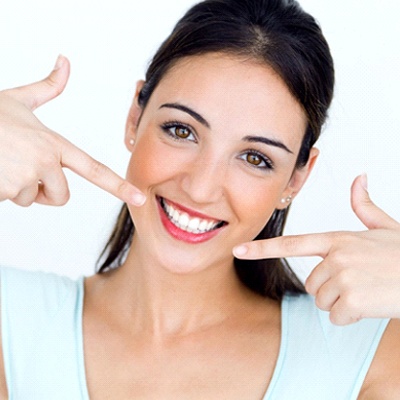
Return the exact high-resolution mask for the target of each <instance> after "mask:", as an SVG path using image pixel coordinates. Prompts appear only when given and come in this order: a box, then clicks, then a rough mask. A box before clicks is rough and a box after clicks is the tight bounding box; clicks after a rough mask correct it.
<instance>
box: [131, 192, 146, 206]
mask: <svg viewBox="0 0 400 400" xmlns="http://www.w3.org/2000/svg"><path fill="white" fill-rule="evenodd" d="M145 201H146V196H145V195H144V194H141V193H135V194H134V195H133V196H132V204H133V205H135V206H142V205H143V204H144V203H145Z"/></svg>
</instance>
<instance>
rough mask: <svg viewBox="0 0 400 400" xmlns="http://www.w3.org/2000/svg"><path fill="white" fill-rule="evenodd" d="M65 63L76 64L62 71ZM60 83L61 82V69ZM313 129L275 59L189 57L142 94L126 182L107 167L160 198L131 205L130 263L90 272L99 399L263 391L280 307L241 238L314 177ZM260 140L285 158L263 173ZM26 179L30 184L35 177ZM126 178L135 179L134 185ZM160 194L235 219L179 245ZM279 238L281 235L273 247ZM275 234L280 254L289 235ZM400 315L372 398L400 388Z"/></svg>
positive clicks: (91, 370)
mask: <svg viewBox="0 0 400 400" xmlns="http://www.w3.org/2000/svg"><path fill="white" fill-rule="evenodd" d="M63 68H64V69H63ZM221 70H222V71H224V73H223V74H221ZM65 73H66V69H65V64H64V67H61V70H59V72H55V74H56V75H57V74H58V75H63V74H64V75H63V76H65ZM199 77H201V79H200V78H199ZM53 78H54V76H53ZM61 81H62V79H61ZM52 82H53V84H55V85H56V86H57V85H60V81H58V80H57V78H55V79H54V81H52ZM62 84H63V82H61V85H60V86H62ZM64 84H65V82H64ZM141 84H142V83H139V84H138V90H140V87H141ZM48 85H49V83H48V82H47V83H46V81H45V87H47V86H48ZM50 86H51V85H50ZM60 86H57V87H60ZM52 87H53V86H52ZM25 88H26V87H25ZM260 88H262V90H260ZM44 91H45V90H44ZM21 92H22V94H21ZM29 92H30V94H29ZM39 93H41V92H40V91H39ZM237 93H240V96H238V95H237ZM14 94H15V93H14V92H12V91H11V92H10V91H9V92H8V93H7V98H12V99H13V100H15V103H14V106H15V107H17V106H16V103H18V102H21V101H22V100H21V98H23V97H24V96H26V98H25V100H24V101H25V103H24V107H25V108H26V107H28V106H27V105H26V102H27V98H29V96H32V91H30V90H26V89H24V88H22V89H19V91H17V94H15V97H14ZM18 96H19V97H18ZM17 97H18V98H17ZM53 97H54V96H53ZM50 98H51V97H50V96H48V98H47V100H48V99H50ZM0 99H1V97H0ZM43 99H46V96H45V95H43ZM3 100H4V97H3ZM30 101H32V100H30ZM165 102H168V103H172V102H179V103H184V104H185V105H188V106H190V107H191V108H193V109H195V110H196V111H197V112H198V113H200V114H201V115H202V116H203V117H204V118H206V119H207V121H208V122H209V123H210V126H211V128H206V127H204V126H203V125H202V124H200V123H198V121H195V120H193V118H191V117H190V116H188V115H187V114H186V113H183V112H182V111H177V110H171V109H164V108H162V109H160V105H162V104H165ZM7 104H9V102H7ZM36 104H39V103H38V102H36ZM25 108H23V110H24V112H25V111H26V109H25ZM21 112H22V111H21ZM24 115H26V116H28V115H29V113H28V112H26V114H24ZM0 116H1V117H3V118H4V115H3V114H2V115H0ZM139 117H141V121H140V124H139V125H138V120H139ZM171 118H172V119H174V120H176V119H178V120H179V121H182V122H185V123H186V124H189V125H191V126H192V127H193V130H194V131H195V133H196V137H197V142H190V141H189V142H186V141H183V142H177V141H172V140H171V139H170V137H169V136H166V135H165V132H164V131H162V130H161V129H160V123H162V122H165V119H167V120H169V119H171ZM6 122H7V121H6ZM35 123H36V122H35ZM22 125H24V121H22ZM25 125H26V124H25ZM32 126H34V124H32ZM304 128H305V117H304V115H303V113H302V111H301V108H300V107H299V105H298V104H297V103H296V102H295V100H294V99H293V98H292V96H291V95H290V93H289V92H288V90H287V88H286V86H285V85H284V84H283V82H282V81H280V79H279V78H278V77H277V76H276V74H274V73H273V71H271V70H270V69H269V68H266V67H265V66H260V65H258V64H255V63H251V62H249V61H247V62H244V61H243V60H238V59H234V58H229V57H226V56H221V55H220V56H219V57H215V55H214V56H211V55H209V56H203V57H201V58H192V59H187V60H182V61H181V62H180V63H178V64H177V65H176V66H175V68H174V69H172V70H171V71H170V72H169V74H168V75H167V76H166V77H164V79H163V80H162V82H161V83H160V86H159V87H158V88H157V89H156V91H155V93H154V95H153V96H152V98H151V100H150V102H149V104H148V106H147V107H146V109H145V110H141V108H140V107H139V106H138V104H137V98H135V100H134V102H133V104H132V107H131V110H130V114H129V118H128V121H127V129H126V140H125V141H126V145H127V147H128V148H129V150H130V151H132V157H131V161H130V164H129V167H128V173H127V181H123V180H122V178H117V177H115V176H114V175H112V174H111V175H107V174H108V172H106V175H104V176H103V179H104V181H105V180H106V179H105V177H106V176H108V177H111V178H112V179H111V180H112V182H114V184H115V186H114V189H113V190H112V192H114V194H115V193H116V192H117V194H119V196H120V197H124V196H125V195H126V192H124V190H127V189H129V190H131V192H130V195H129V196H131V195H132V193H138V192H137V188H138V189H140V193H144V194H145V195H146V196H147V201H146V203H145V204H144V205H143V206H142V207H140V208H136V207H132V206H130V212H131V215H132V217H133V219H134V222H135V226H136V228H137V231H136V233H135V238H134V241H133V244H132V251H131V252H130V253H129V255H128V258H127V260H126V263H125V264H124V265H123V266H122V267H121V268H120V269H118V270H116V271H114V272H111V273H107V274H103V275H96V276H93V277H91V278H88V279H86V282H85V304H84V321H83V324H84V348H85V364H86V372H87V382H88V387H89V393H90V397H91V398H93V399H106V398H115V397H116V398H121V399H123V398H132V396H133V397H140V396H142V397H146V398H161V397H162V398H177V396H178V395H181V396H182V394H184V395H185V398H210V399H211V398H220V394H221V392H223V393H224V394H226V396H227V397H228V398H232V399H234V398H238V399H239V398H240V399H242V398H261V397H262V396H263V394H264V393H265V390H266V388H267V386H268V383H269V380H270V378H271V375H272V372H273V370H274V367H275V363H276V359H277V355H278V349H279V341H280V307H279V304H277V303H275V302H273V301H271V300H269V299H264V298H261V297H259V296H257V295H255V294H254V293H252V292H250V291H249V290H247V289H246V288H245V287H243V286H242V285H241V284H240V283H239V282H238V280H237V278H236V275H235V274H234V272H233V268H232V254H231V250H230V249H232V248H233V247H234V246H235V245H237V244H239V243H242V242H246V241H248V240H251V239H252V238H253V237H254V236H255V235H256V234H257V233H258V230H259V229H261V228H262V226H264V224H265V221H266V219H268V217H269V216H270V215H271V213H272V212H273V210H274V209H275V208H280V207H283V206H284V205H283V204H282V203H281V201H280V200H281V198H286V197H287V196H289V195H290V196H292V197H293V198H294V197H295V196H296V194H297V193H298V191H299V190H300V189H301V187H302V185H303V184H304V182H305V180H306V178H307V176H308V174H309V172H310V171H311V169H312V166H313V164H314V162H315V160H316V157H317V154H318V152H317V151H316V150H313V151H312V153H311V158H310V161H309V163H308V164H307V166H306V167H305V168H303V169H301V170H294V162H295V158H296V155H297V153H298V150H299V148H300V143H301V138H302V134H303V132H304ZM32 129H33V128H32ZM41 129H42V132H43V131H44V130H45V128H42V127H41ZM46 133H48V132H47V131H46ZM249 134H252V135H253V134H257V135H265V137H271V135H273V137H274V138H275V139H279V140H280V141H282V142H283V143H285V145H287V147H288V148H289V149H291V150H292V151H293V154H290V153H285V152H284V151H283V150H282V149H277V148H273V147H272V146H267V145H264V144H254V143H252V144H249V143H245V144H243V143H242V142H243V140H242V139H243V137H244V136H246V135H249ZM53 136H54V135H53ZM53 136H51V135H49V136H48V137H50V138H51V140H54V141H55V142H52V143H53V147H51V146H50V148H52V149H53V148H54V146H55V145H54V143H56V144H57V145H60V144H61V143H62V145H60V147H56V149H59V152H58V154H61V155H62V152H63V151H66V154H67V155H68V154H70V153H68V150H65V149H69V150H70V149H72V147H70V146H69V145H68V144H66V143H68V142H64V141H63V139H59V138H58V136H55V138H53ZM132 138H134V139H135V144H134V145H131V143H130V139H132ZM49 142H51V141H49ZM71 146H72V145H71ZM249 146H251V148H253V147H254V148H255V149H257V150H259V151H263V152H264V153H266V155H267V156H268V157H270V158H271V159H272V160H273V161H274V164H275V165H276V168H275V170H273V171H267V172H266V171H262V172H260V171H259V170H257V169H256V168H254V166H249V165H248V162H246V161H245V160H244V159H243V158H241V157H239V156H241V155H242V154H243V151H244V150H247V149H248V148H249ZM39 147H40V146H37V145H36V148H39ZM56 153H57V152H56ZM79 155H80V157H83V158H84V159H86V160H90V158H85V155H82V153H80V152H79ZM39 159H40V158H39ZM60 159H61V160H64V157H61V158H60ZM67 159H68V157H67ZM58 164H59V163H58ZM77 164H80V163H79V162H78V163H77ZM71 169H73V170H76V171H79V172H80V173H81V174H82V175H83V176H84V177H86V178H88V177H87V173H89V174H90V172H89V170H90V169H89V170H88V171H86V173H85V172H84V171H82V169H80V167H79V165H78V166H72V164H71ZM96 170H97V171H100V170H101V171H104V170H103V169H102V168H100V169H96ZM37 171H40V168H39V167H38V168H36V170H35V173H36V175H35V179H37V177H41V175H40V174H39V173H37ZM95 176H96V177H97V180H96V179H93V176H91V177H90V178H91V180H92V181H93V180H95V183H99V182H101V186H105V185H106V184H105V183H104V182H103V180H102V178H101V176H100V175H98V174H97V175H96V174H95ZM113 178H115V179H114V180H113ZM60 181H62V180H59V182H60ZM32 182H34V181H33V180H30V181H29V182H28V183H27V185H28V186H32V185H33V183H32ZM117 182H118V183H117ZM25 184H26V183H25ZM132 184H133V185H134V186H132ZM20 185H21V186H20V187H18V189H20V190H19V192H18V193H20V192H21V190H23V189H24V182H22V183H20ZM35 185H36V186H35V188H37V192H35V190H36V189H35V190H32V188H31V189H29V191H28V192H29V193H28V196H26V197H25V195H21V197H19V200H18V201H20V202H23V201H22V200H21V198H24V197H25V200H24V201H25V202H26V203H28V200H29V201H31V200H32V199H33V201H35V200H38V197H34V196H37V195H38V193H44V192H45V190H46V186H47V185H50V184H48V183H47V182H45V183H44V185H43V187H40V186H38V185H37V181H36V183H35ZM50 186H51V185H50ZM61 187H64V186H63V185H62V184H61ZM116 188H120V189H121V188H123V190H122V192H124V193H125V195H122V196H121V193H122V192H118V190H117V189H116ZM10 193H11V192H10ZM265 193H268V196H265ZM249 194H251V195H249ZM156 195H162V196H164V197H167V198H169V199H171V200H174V201H176V202H178V203H180V204H182V205H185V206H187V207H189V208H191V209H194V210H197V211H200V212H202V213H204V214H207V215H210V216H213V217H214V218H217V219H223V220H225V221H227V222H229V224H228V225H227V226H226V227H225V228H224V229H223V230H222V231H221V232H220V233H219V234H218V235H217V236H216V237H214V238H213V239H211V240H210V241H208V242H205V243H202V244H198V245H192V244H191V245H189V244H186V243H183V242H179V243H176V240H175V239H173V238H171V237H170V236H168V234H167V233H166V232H165V230H163V227H162V226H161V225H160V223H159V220H158V218H157V216H158V210H157V206H156V201H155V196H156ZM5 198H7V197H5ZM8 198H13V199H14V200H15V199H16V198H18V196H16V197H15V196H14V197H8ZM130 198H131V197H130ZM27 199H28V200H27ZM261 200H262V201H261ZM356 203H357V201H356ZM260 220H261V222H260ZM381 229H383V230H384V229H392V228H387V227H382V228H381ZM393 230H394V225H393ZM357 237H359V238H361V239H362V238H363V236H361V235H359V236H357ZM393 237H395V235H394V236H393ZM378 239H379V240H380V243H382V238H378ZM296 240H297V239H296ZM298 240H299V241H300V240H302V238H300V239H298ZM331 240H333V239H332V238H331ZM289 242H291V243H293V238H292V239H289ZM294 242H295V243H297V241H294ZM326 242H329V238H327V240H326ZM326 242H325V244H326ZM270 243H274V242H270V241H265V243H263V245H265V246H268V244H270ZM275 245H276V247H275V250H276V251H278V252H279V251H280V250H281V248H279V243H278V242H275ZM271 246H274V244H272V245H271ZM283 246H284V245H283ZM283 248H285V247H283ZM254 250H255V249H250V247H248V253H247V254H246V255H247V256H251V255H253V256H254V253H252V251H254ZM256 251H258V253H257V256H258V257H259V256H262V257H265V256H266V255H265V254H267V253H268V254H269V255H270V256H271V254H272V251H271V248H269V250H268V249H264V248H257V250H256ZM327 254H329V251H328V252H327ZM267 256H268V255H267ZM249 258H250V257H249ZM316 287H318V285H316ZM311 290H312V289H311ZM398 325H399V323H398V322H397V321H396V320H394V321H392V322H391V323H390V324H389V327H388V329H387V331H386V332H385V335H384V337H383V339H382V341H381V344H380V346H379V349H378V352H377V354H376V357H375V359H374V361H373V363H372V366H371V368H370V371H369V373H368V376H367V379H366V381H365V384H364V386H363V388H362V391H361V394H360V398H365V399H371V398H380V399H381V398H397V397H398V395H399V391H398V388H397V386H396V384H395V383H394V384H393V382H396V379H395V378H396V377H397V376H399V375H398V374H399V368H400V367H399V366H398V365H397V364H398V362H397V361H396V360H400V354H396V353H397V352H399V351H398V350H397V349H400V343H398V341H399V340H398V339H397V338H398V337H400V335H399V332H398V331H399V327H398ZM227 337H229V338H230V340H229V341H227V340H226V338H227ZM99 349H105V350H104V351H103V352H102V351H101V350H99ZM0 350H1V349H0ZM0 356H1V354H0ZM132 360H134V362H133V361H132ZM193 360H196V362H193ZM0 364H1V363H0ZM166 365H168V368H165V366H166ZM210 365H213V366H214V368H210ZM110 366H112V367H111V368H110ZM1 368H3V365H1V366H0V369H1ZM227 377H228V378H227ZM389 378H390V379H389ZM389 382H391V384H388V383H389ZM378 394H379V396H378ZM152 396H153V397H152ZM382 396H384V397H382ZM385 396H386V397H385ZM391 396H392V397H391ZM396 396H397V397H396ZM0 398H7V388H6V384H5V380H4V370H0Z"/></svg>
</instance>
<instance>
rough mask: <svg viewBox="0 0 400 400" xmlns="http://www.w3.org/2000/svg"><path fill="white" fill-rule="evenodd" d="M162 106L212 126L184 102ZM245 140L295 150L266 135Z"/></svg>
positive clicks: (246, 137)
mask: <svg viewBox="0 0 400 400" xmlns="http://www.w3.org/2000/svg"><path fill="white" fill-rule="evenodd" d="M161 108H175V109H176V110H180V111H183V112H185V113H187V114H189V115H190V116H192V117H193V118H194V119H195V120H196V121H198V122H200V123H201V124H202V125H204V126H205V127H206V128H208V129H210V128H211V125H210V124H209V123H208V122H207V120H206V119H205V118H204V117H202V116H201V115H200V114H199V113H197V112H196V111H194V110H192V109H191V108H189V107H187V106H184V105H183V104H179V103H165V104H163V105H162V106H160V109H161ZM243 140H244V141H246V142H251V143H255V142H260V143H264V144H266V145H268V146H274V147H278V148H280V149H283V150H286V151H287V152H288V153H290V154H293V151H291V150H290V149H289V148H288V147H287V146H286V145H285V144H283V143H282V142H280V141H279V140H274V139H269V138H266V137H264V136H245V137H244V138H243Z"/></svg>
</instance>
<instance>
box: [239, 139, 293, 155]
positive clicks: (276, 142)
mask: <svg viewBox="0 0 400 400" xmlns="http://www.w3.org/2000/svg"><path fill="white" fill-rule="evenodd" d="M243 140H244V141H246V142H251V143H254V142H261V143H264V144H266V145H268V146H275V147H279V148H280V149H283V150H286V151H287V152H288V153H290V154H293V151H291V150H290V149H289V148H288V147H287V146H286V145H284V144H283V143H282V142H280V141H279V140H274V139H269V138H266V137H264V136H245V137H244V138H243Z"/></svg>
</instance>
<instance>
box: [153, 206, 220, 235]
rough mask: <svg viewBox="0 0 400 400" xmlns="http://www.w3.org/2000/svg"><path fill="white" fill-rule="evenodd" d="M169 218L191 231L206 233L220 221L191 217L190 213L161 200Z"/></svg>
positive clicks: (181, 227) (176, 224)
mask: <svg viewBox="0 0 400 400" xmlns="http://www.w3.org/2000/svg"><path fill="white" fill-rule="evenodd" d="M161 204H162V205H163V208H164V210H165V212H166V214H167V216H168V217H169V220H170V221H171V222H172V223H173V224H174V225H175V226H177V227H178V228H180V229H182V230H184V231H187V232H190V233H197V234H198V233H204V232H208V231H211V230H213V229H214V228H215V227H216V226H217V225H218V224H219V223H220V221H215V220H207V219H203V218H198V217H193V218H192V217H190V216H189V214H188V213H186V212H184V211H180V210H178V209H176V208H174V206H172V205H171V204H168V203H167V202H166V201H165V200H163V201H162V202H161Z"/></svg>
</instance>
